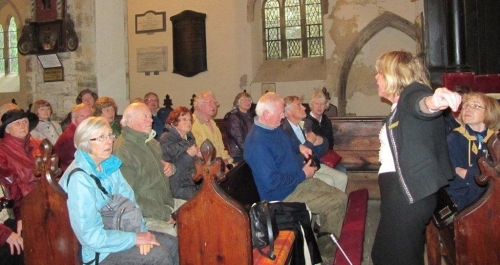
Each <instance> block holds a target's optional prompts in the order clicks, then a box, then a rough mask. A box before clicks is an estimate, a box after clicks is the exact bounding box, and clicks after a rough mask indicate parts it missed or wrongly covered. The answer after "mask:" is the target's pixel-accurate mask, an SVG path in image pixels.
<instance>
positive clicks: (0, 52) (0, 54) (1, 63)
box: [0, 25, 5, 74]
mask: <svg viewBox="0 0 500 265" xmlns="http://www.w3.org/2000/svg"><path fill="white" fill-rule="evenodd" d="M4 47H5V46H4V37H3V27H2V25H0V74H5V57H4V52H5V49H4Z"/></svg>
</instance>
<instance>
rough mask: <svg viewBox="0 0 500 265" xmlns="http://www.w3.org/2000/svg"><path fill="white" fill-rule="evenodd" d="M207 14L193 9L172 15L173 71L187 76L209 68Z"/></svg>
mask: <svg viewBox="0 0 500 265" xmlns="http://www.w3.org/2000/svg"><path fill="white" fill-rule="evenodd" d="M206 17H207V15H206V14H203V13H198V12H194V11H191V10H186V11H183V12H181V13H179V14H177V15H175V16H172V17H170V21H171V22H172V38H173V42H172V43H173V59H174V69H173V73H176V74H180V75H183V76H186V77H192V76H195V75H197V74H199V73H201V72H204V71H206V70H207V40H206V34H205V19H206Z"/></svg>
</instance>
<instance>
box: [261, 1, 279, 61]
mask: <svg viewBox="0 0 500 265" xmlns="http://www.w3.org/2000/svg"><path fill="white" fill-rule="evenodd" d="M264 29H265V41H266V49H267V50H266V56H267V59H279V58H281V27H280V5H279V3H278V0H268V1H266V3H265V4H264Z"/></svg>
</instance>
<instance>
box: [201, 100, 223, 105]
mask: <svg viewBox="0 0 500 265" xmlns="http://www.w3.org/2000/svg"><path fill="white" fill-rule="evenodd" d="M202 103H207V104H213V105H215V106H219V102H217V101H216V100H214V101H212V100H210V101H202Z"/></svg>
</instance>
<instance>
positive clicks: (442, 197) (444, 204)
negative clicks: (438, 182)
mask: <svg viewBox="0 0 500 265" xmlns="http://www.w3.org/2000/svg"><path fill="white" fill-rule="evenodd" d="M457 212H458V207H457V205H456V204H455V202H453V200H452V199H451V197H450V195H449V194H448V192H447V191H446V189H445V188H444V187H442V188H440V189H439V190H438V191H437V204H436V209H435V210H434V213H433V215H432V220H433V221H434V224H435V225H436V226H437V227H439V228H443V227H445V226H447V225H449V224H451V223H453V218H454V217H455V215H456V213H457Z"/></svg>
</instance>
